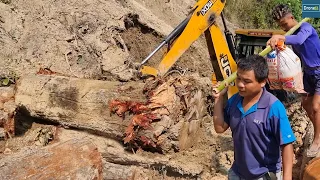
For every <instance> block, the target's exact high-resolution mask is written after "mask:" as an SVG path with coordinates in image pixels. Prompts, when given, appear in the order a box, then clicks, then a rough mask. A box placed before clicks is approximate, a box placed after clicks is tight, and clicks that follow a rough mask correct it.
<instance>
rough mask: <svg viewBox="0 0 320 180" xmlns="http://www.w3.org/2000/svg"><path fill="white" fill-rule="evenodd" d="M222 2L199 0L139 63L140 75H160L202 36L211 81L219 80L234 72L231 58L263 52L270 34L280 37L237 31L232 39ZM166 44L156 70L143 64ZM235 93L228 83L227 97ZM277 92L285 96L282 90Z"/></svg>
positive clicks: (276, 32) (217, 0)
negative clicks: (184, 17) (218, 23)
mask: <svg viewBox="0 0 320 180" xmlns="http://www.w3.org/2000/svg"><path fill="white" fill-rule="evenodd" d="M225 3H226V1H225V0H199V1H198V2H197V3H196V5H195V6H194V7H193V8H192V10H191V11H190V13H189V15H188V16H187V18H186V19H185V20H184V21H182V22H181V23H180V24H179V25H178V26H177V27H176V28H175V29H174V30H173V31H172V32H171V33H170V34H169V35H168V36H167V38H166V39H165V40H163V42H162V43H161V44H160V45H159V46H158V47H156V48H155V50H154V51H153V52H151V53H150V55H149V56H147V57H146V58H145V59H144V60H143V61H142V62H141V66H140V72H141V74H142V75H152V76H163V75H164V74H166V73H167V72H168V70H169V69H170V68H171V67H172V66H173V65H174V63H175V62H176V61H177V60H178V59H179V57H180V56H181V55H182V54H183V53H184V52H185V51H186V50H187V49H188V48H189V47H190V46H191V44H192V43H193V42H194V41H195V40H197V39H198V38H199V37H200V35H201V34H203V33H204V35H205V38H206V42H207V46H208V51H209V55H210V59H211V62H212V66H213V70H214V74H213V75H212V81H215V82H216V81H222V80H223V79H226V78H227V77H229V76H230V75H231V74H232V73H234V72H235V71H236V69H237V65H236V61H235V59H238V58H241V57H246V56H248V55H250V54H254V53H257V52H256V51H257V50H258V49H263V48H264V47H265V45H266V42H267V40H268V38H270V37H271V36H272V34H284V32H283V31H274V30H255V29H239V30H237V31H236V36H233V34H232V33H231V32H230V31H229V30H228V28H227V26H226V23H225V20H224V17H223V13H222V11H223V8H224V6H225ZM219 17H221V18H222V22H223V26H224V29H225V30H224V33H223V32H222V31H221V30H220V27H219V26H218V25H217V23H216V21H217V18H219ZM166 44H167V47H168V51H167V53H166V54H165V56H164V57H163V59H162V61H161V62H160V64H159V66H158V67H156V68H154V67H149V66H145V65H144V64H145V63H146V62H147V61H148V60H149V59H150V58H151V57H152V56H153V55H154V54H155V53H156V52H157V51H158V50H159V49H161V48H162V47H163V46H164V45H166ZM237 91H238V90H237V88H236V87H235V84H234V83H232V84H231V85H230V87H229V91H228V98H230V97H231V96H232V95H233V94H235V93H237ZM278 92H282V94H283V93H285V92H284V91H278ZM282 94H281V95H282Z"/></svg>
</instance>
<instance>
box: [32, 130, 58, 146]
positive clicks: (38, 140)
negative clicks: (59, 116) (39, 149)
mask: <svg viewBox="0 0 320 180" xmlns="http://www.w3.org/2000/svg"><path fill="white" fill-rule="evenodd" d="M56 129H57V128H56V127H55V126H49V127H38V128H37V129H35V130H34V131H32V133H31V134H30V135H28V140H29V141H31V142H34V144H35V145H37V146H46V145H48V144H49V142H51V141H53V139H54V136H55V134H56Z"/></svg>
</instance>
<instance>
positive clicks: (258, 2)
mask: <svg viewBox="0 0 320 180" xmlns="http://www.w3.org/2000/svg"><path fill="white" fill-rule="evenodd" d="M278 4H288V5H289V6H290V7H291V9H292V11H293V14H294V16H295V17H296V18H297V20H298V21H300V20H301V19H302V7H301V6H302V0H227V3H226V7H225V10H224V13H225V15H226V17H227V18H228V19H229V20H230V21H231V22H233V23H235V24H238V25H239V26H240V27H241V28H259V29H279V27H278V26H277V24H275V22H274V21H273V19H272V17H271V11H272V9H273V7H275V6H276V5H278ZM310 23H311V24H312V25H313V26H314V27H315V28H316V30H317V31H318V34H320V19H312V20H311V22H310Z"/></svg>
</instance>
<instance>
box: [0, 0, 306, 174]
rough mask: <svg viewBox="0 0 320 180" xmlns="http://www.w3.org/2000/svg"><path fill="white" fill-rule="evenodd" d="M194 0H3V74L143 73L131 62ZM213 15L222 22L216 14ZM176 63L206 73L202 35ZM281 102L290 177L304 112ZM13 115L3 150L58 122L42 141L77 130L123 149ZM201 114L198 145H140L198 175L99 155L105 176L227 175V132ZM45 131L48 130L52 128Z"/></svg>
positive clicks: (33, 144)
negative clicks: (290, 134) (288, 129)
mask: <svg viewBox="0 0 320 180" xmlns="http://www.w3.org/2000/svg"><path fill="white" fill-rule="evenodd" d="M194 3H195V1H193V0H184V1H179V0H167V1H162V0H152V1H150V0H84V1H80V0H70V1H67V2H66V1H61V0H49V1H44V0H29V1H22V0H11V1H3V0H2V1H0V72H1V73H0V74H1V77H2V78H4V77H8V78H10V79H14V78H19V77H23V76H26V75H28V74H35V73H36V72H38V71H39V68H49V69H50V70H52V71H54V72H58V73H59V74H61V75H64V76H70V77H78V78H87V79H98V80H108V81H121V82H124V83H126V82H128V81H140V80H137V79H136V78H135V76H134V74H135V69H134V67H135V65H136V64H137V63H139V62H141V61H142V60H143V59H144V58H145V57H146V56H147V55H148V54H149V53H150V52H151V51H152V50H153V49H154V48H155V47H156V46H157V45H158V44H159V43H160V42H161V41H162V40H163V38H164V37H165V36H166V35H168V34H169V33H170V32H171V31H172V30H173V28H174V27H175V26H176V25H177V24H179V22H181V21H182V20H183V19H184V17H185V16H186V15H187V13H188V10H190V8H191V7H192V6H193V5H194ZM217 23H218V24H220V25H221V21H220V20H218V22H217ZM227 25H228V27H229V28H230V30H231V32H233V31H234V29H235V28H236V27H237V26H236V25H233V24H230V23H229V22H227ZM221 27H222V26H221ZM165 51H166V50H165V48H164V49H162V50H161V51H160V52H159V53H157V54H156V55H155V56H154V57H153V58H152V59H150V61H149V62H148V65H151V66H156V65H157V64H158V63H159V61H160V59H161V57H162V56H163V53H164V52H165ZM175 68H178V69H182V70H185V71H186V72H187V73H196V74H198V75H199V76H200V77H208V78H209V77H211V74H212V73H213V70H212V67H211V63H210V61H209V55H208V51H207V47H206V44H205V40H204V37H203V36H202V37H200V38H199V40H198V41H196V42H195V43H194V44H193V45H192V46H191V47H190V49H189V50H187V52H186V53H184V55H183V56H182V57H181V58H180V59H179V61H178V62H177V63H176V65H175ZM208 93H209V92H208ZM286 106H287V107H288V109H287V111H288V115H289V117H290V120H291V123H292V126H293V128H294V130H295V135H296V136H297V138H298V141H297V142H296V143H295V153H296V162H295V170H294V173H295V176H294V177H299V175H298V174H299V171H300V166H301V161H302V152H303V140H304V137H305V134H306V133H305V132H306V128H307V125H308V120H307V118H306V115H305V112H304V111H303V110H302V109H301V106H300V103H299V102H291V103H288V104H287V105H286ZM17 117H18V118H17V119H16V121H17V122H16V136H15V137H13V138H9V139H8V140H3V139H2V140H0V158H5V157H7V156H10V155H13V154H15V153H19V152H20V153H21V152H23V150H24V149H25V148H26V147H29V148H35V149H37V148H42V145H43V143H44V142H43V140H39V138H34V137H35V136H36V137H39V136H38V135H39V134H41V133H42V129H46V127H50V128H51V129H52V128H53V129H55V130H54V133H56V134H55V136H54V137H56V139H54V140H52V141H51V139H50V138H47V140H48V139H50V142H49V140H48V142H47V143H45V144H44V145H45V146H51V145H53V144H55V143H59V142H60V143H61V142H65V141H67V140H70V139H72V138H75V137H76V138H80V139H81V138H88V139H89V140H90V141H92V142H94V144H96V146H97V147H98V149H99V148H100V150H101V149H104V148H106V147H107V148H114V149H121V150H120V151H121V152H122V151H123V147H122V144H121V143H120V144H119V142H115V141H113V140H111V139H108V138H105V137H103V136H98V135H96V134H93V133H90V132H85V131H82V130H78V129H72V128H66V127H63V126H60V125H57V124H52V123H48V122H47V121H44V120H41V119H35V118H31V117H26V116H24V115H20V114H19V112H18V114H17ZM204 119H205V120H204V121H203V123H202V124H201V131H200V132H201V133H202V135H201V137H203V138H202V139H199V141H198V143H197V144H196V145H195V146H193V147H191V148H189V149H187V150H184V151H182V152H176V153H171V154H166V155H165V156H163V155H160V154H156V153H155V154H154V153H148V152H138V154H139V155H140V156H141V157H147V158H149V159H156V158H169V159H170V161H173V162H175V163H177V164H179V165H183V164H186V166H187V167H185V169H188V168H189V169H191V170H190V171H192V172H194V173H195V175H193V176H191V175H190V176H183V174H175V173H170V169H169V170H168V172H167V171H162V170H161V169H159V168H154V169H152V168H151V169H150V168H148V167H146V166H143V165H141V164H139V163H132V164H130V163H129V164H127V165H126V167H127V168H128V170H127V171H123V172H117V171H116V170H115V169H117V167H118V166H119V167H122V166H123V164H117V162H115V161H112V160H110V159H109V160H108V159H107V160H105V161H106V162H104V165H105V166H104V172H108V173H107V174H109V175H110V174H112V175H113V178H112V177H111V175H110V176H109V177H108V178H110V179H120V178H119V177H122V176H121V175H127V177H131V178H132V179H175V178H176V179H196V178H198V179H199V178H200V179H226V174H227V170H228V169H229V168H230V166H231V164H232V161H233V146H232V139H231V133H230V131H227V132H226V133H224V134H220V135H218V134H216V133H215V132H214V130H213V126H212V116H211V115H210V112H209V111H208V112H207V114H206V116H205V118H204ZM50 132H51V131H50ZM52 133H53V132H52ZM35 134H36V135H35ZM43 134H48V131H47V130H46V131H45V133H43ZM49 134H50V133H49ZM44 136H45V137H47V136H49V137H51V136H52V137H53V134H50V135H44ZM45 142H46V141H45ZM102 146H103V147H102ZM101 151H102V150H101ZM104 151H105V150H104ZM126 153H130V152H126ZM126 153H125V154H126ZM0 166H1V164H0ZM119 167H118V169H119ZM122 168H123V167H122ZM120 169H121V168H120ZM105 174H106V173H105ZM106 177H107V175H105V179H108V178H106Z"/></svg>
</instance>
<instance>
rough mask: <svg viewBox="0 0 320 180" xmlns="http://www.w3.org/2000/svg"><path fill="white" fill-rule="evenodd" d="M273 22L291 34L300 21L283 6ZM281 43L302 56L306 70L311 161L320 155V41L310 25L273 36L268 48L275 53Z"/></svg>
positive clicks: (275, 11)
mask: <svg viewBox="0 0 320 180" xmlns="http://www.w3.org/2000/svg"><path fill="white" fill-rule="evenodd" d="M272 16H273V19H274V20H275V21H276V22H277V23H278V24H279V26H280V27H281V28H282V29H283V30H284V31H289V30H290V29H291V28H292V27H293V26H295V25H296V24H298V21H297V20H296V19H295V17H294V16H293V14H292V12H291V10H290V8H289V7H288V6H287V5H283V4H280V5H278V6H276V7H275V8H274V9H273V12H272ZM279 41H283V42H285V44H287V45H291V46H292V49H293V51H294V52H295V53H296V54H297V55H298V56H299V58H300V59H301V62H302V68H303V85H304V90H305V91H306V92H307V93H306V96H305V95H304V97H303V98H302V103H301V104H302V107H303V108H304V109H305V110H306V112H307V114H308V117H309V118H310V120H311V122H312V123H313V127H314V139H313V143H312V144H311V145H310V147H309V148H308V150H307V156H308V157H315V156H316V155H317V154H318V152H320V40H319V36H318V34H317V32H316V30H315V29H314V28H313V27H312V26H311V24H309V23H307V22H304V23H303V24H302V25H301V27H300V28H299V29H297V30H296V31H295V33H293V35H290V36H283V35H274V36H272V37H271V38H270V39H269V41H268V42H267V45H270V46H271V47H272V48H273V49H275V48H276V45H277V44H278V42H279Z"/></svg>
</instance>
